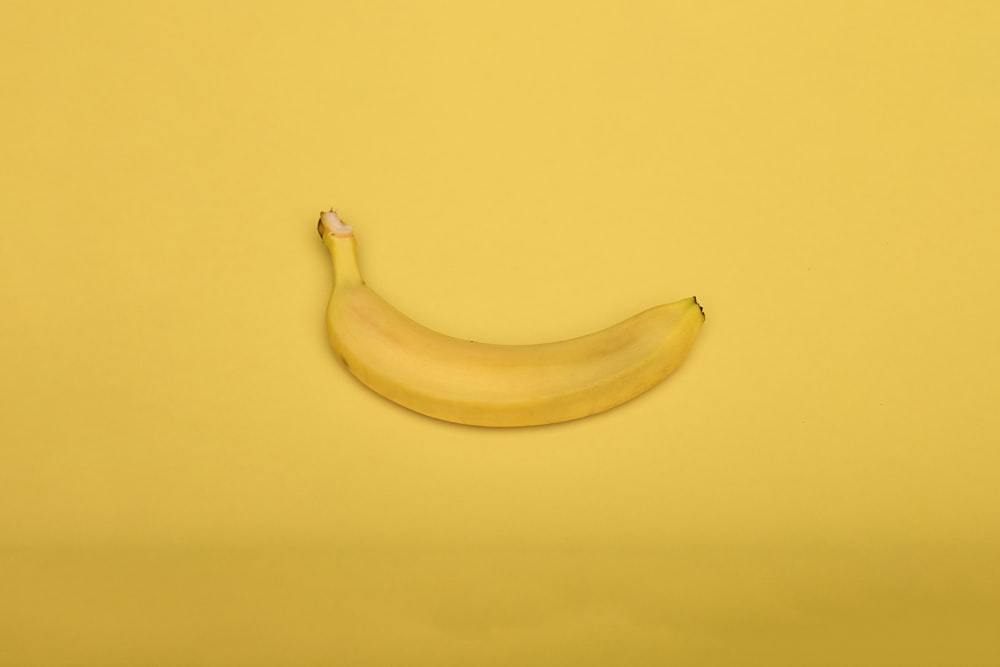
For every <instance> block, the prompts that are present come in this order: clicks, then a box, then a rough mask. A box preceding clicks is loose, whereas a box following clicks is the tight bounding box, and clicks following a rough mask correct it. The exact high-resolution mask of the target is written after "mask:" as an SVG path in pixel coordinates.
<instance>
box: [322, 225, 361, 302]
mask: <svg viewBox="0 0 1000 667" xmlns="http://www.w3.org/2000/svg"><path fill="white" fill-rule="evenodd" d="M318 228H319V235H320V236H321V237H323V244H324V245H325V246H326V247H327V250H329V251H330V258H331V259H332V260H333V286H334V288H337V287H342V286H345V285H363V284H364V282H365V281H364V280H363V279H362V278H361V270H360V269H359V268H358V258H357V253H356V252H355V247H356V245H357V242H356V241H355V239H354V229H353V228H352V227H351V226H350V225H348V224H345V223H344V222H343V221H341V219H340V218H339V217H338V216H337V213H336V212H335V211H334V210H332V209H331V210H329V211H323V212H322V213H320V218H319V226H318Z"/></svg>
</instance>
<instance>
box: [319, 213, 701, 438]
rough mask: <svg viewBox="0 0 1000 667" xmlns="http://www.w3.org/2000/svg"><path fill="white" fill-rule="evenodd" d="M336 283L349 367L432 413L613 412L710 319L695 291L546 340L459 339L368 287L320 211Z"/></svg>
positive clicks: (541, 419)
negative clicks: (582, 332)
mask: <svg viewBox="0 0 1000 667" xmlns="http://www.w3.org/2000/svg"><path fill="white" fill-rule="evenodd" d="M318 229H319V233H320V236H321V237H322V238H323V243H324V245H326V247H327V248H328V249H329V251H330V256H331V258H332V260H333V268H334V282H333V292H332V293H331V295H330V301H329V305H328V307H327V318H326V322H327V331H328V333H329V337H330V343H331V344H332V346H333V349H334V351H335V352H336V353H337V355H338V356H339V357H340V358H341V360H342V361H343V362H344V363H345V364H346V365H347V368H348V370H349V371H350V372H351V373H352V374H353V375H354V376H355V377H357V379H358V380H360V381H361V382H362V383H364V384H365V385H367V386H368V387H369V388H370V389H372V390H373V391H375V392H376V393H378V394H381V395H382V396H384V397H385V398H387V399H389V400H391V401H395V402H396V403H398V404H400V405H402V406H405V407H407V408H409V409H411V410H414V411H416V412H419V413H422V414H424V415H427V416H429V417H435V418H437V419H442V420H445V421H450V422H457V423H460V424H471V425H477V426H532V425H538V424H551V423H556V422H563V421H568V420H571V419H578V418H580V417H585V416H587V415H591V414H595V413H598V412H603V411H605V410H609V409H610V408H613V407H615V406H617V405H620V404H622V403H624V402H625V401H628V400H630V399H632V398H634V397H636V396H638V395H639V394H641V393H643V392H645V391H647V390H648V389H650V388H652V387H653V386H655V385H656V384H658V383H659V382H661V381H662V380H664V379H665V378H666V377H667V376H668V375H670V374H671V373H673V372H674V371H675V370H676V369H677V367H678V366H680V364H681V362H682V361H683V360H684V357H685V356H687V353H688V351H689V350H690V349H691V346H692V345H693V344H694V341H695V338H696V337H697V336H698V332H699V330H700V329H701V325H702V322H703V321H704V319H705V315H704V312H703V311H702V309H701V306H700V305H699V304H698V301H697V300H696V299H695V297H691V298H689V299H683V300H681V301H675V302H674V303H668V304H665V305H662V306H657V307H655V308H650V309H649V310H646V311H643V312H641V313H639V314H637V315H634V316H632V317H630V318H629V319H627V320H625V321H623V322H620V323H619V324H616V325H614V326H612V327H609V328H607V329H604V330H602V331H597V332H595V333H592V334H589V335H586V336H580V337H579V338H573V339H570V340H565V341H560V342H554V343H542V344H538V345H493V344H487V343H476V342H472V341H467V340H461V339H459V338H453V337H451V336H446V335H444V334H440V333H438V332H436V331H432V330H431V329H428V328H427V327H425V326H423V325H421V324H418V323H417V322H415V321H413V320H412V319H410V318H409V317H407V316H406V315H404V314H403V313H401V312H400V311H398V310H397V309H396V308H394V307H393V306H392V305H390V304H389V303H387V302H386V301H385V300H384V299H383V298H382V297H380V296H379V295H378V294H376V293H375V292H374V291H373V290H371V289H370V288H369V287H367V286H366V285H365V281H364V280H363V279H362V277H361V271H360V269H359V268H358V262H357V255H356V245H357V244H356V240H355V237H354V231H353V229H352V228H351V226H350V225H347V224H345V223H344V222H342V221H341V220H340V218H339V217H338V216H337V214H336V213H335V212H334V211H333V210H330V211H324V212H323V213H321V214H320V220H319V225H318Z"/></svg>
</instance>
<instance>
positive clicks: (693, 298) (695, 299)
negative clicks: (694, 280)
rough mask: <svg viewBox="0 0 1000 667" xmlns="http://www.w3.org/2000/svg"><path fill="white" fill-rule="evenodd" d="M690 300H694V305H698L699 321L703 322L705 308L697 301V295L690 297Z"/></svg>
mask: <svg viewBox="0 0 1000 667" xmlns="http://www.w3.org/2000/svg"><path fill="white" fill-rule="evenodd" d="M691 301H693V302H694V305H696V306H698V310H700V311H701V321H702V322H704V321H705V309H704V308H702V307H701V304H700V303H698V297H696V296H693V297H691Z"/></svg>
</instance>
